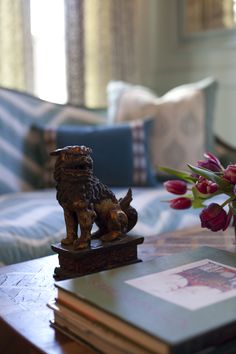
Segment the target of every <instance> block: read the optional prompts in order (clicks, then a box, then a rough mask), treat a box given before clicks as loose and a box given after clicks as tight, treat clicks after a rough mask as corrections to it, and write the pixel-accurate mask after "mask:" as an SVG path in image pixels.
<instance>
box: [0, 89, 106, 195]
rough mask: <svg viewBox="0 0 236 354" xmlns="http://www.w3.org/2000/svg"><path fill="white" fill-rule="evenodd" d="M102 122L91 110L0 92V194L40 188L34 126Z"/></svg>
mask: <svg viewBox="0 0 236 354" xmlns="http://www.w3.org/2000/svg"><path fill="white" fill-rule="evenodd" d="M99 113H100V112H99ZM105 121H106V119H105V118H104V117H103V116H101V115H100V116H99V115H98V112H96V113H94V112H93V111H92V110H90V111H89V110H87V109H82V108H79V107H76V106H72V105H60V104H54V103H50V102H47V101H44V100H41V99H39V98H37V97H34V96H31V95H29V94H26V93H22V92H19V91H15V90H8V89H5V88H0V194H3V193H7V192H17V191H27V190H32V189H35V188H38V187H39V186H40V180H41V177H42V166H41V165H40V163H39V162H38V160H37V155H36V153H37V149H36V145H37V139H35V135H34V132H33V131H32V130H31V126H32V124H33V123H35V122H41V123H43V124H45V125H53V126H57V125H61V124H65V123H67V122H71V123H73V124H85V123H86V124H99V123H101V122H105Z"/></svg>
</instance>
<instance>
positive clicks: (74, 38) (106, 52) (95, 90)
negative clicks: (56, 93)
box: [65, 0, 148, 107]
mask: <svg viewBox="0 0 236 354" xmlns="http://www.w3.org/2000/svg"><path fill="white" fill-rule="evenodd" d="M147 3H148V2H146V1H143V0H102V1H101V0H66V1H65V13H66V51H67V53H66V58H67V86H68V100H69V102H71V103H74V104H82V105H86V106H88V107H103V106H106V104H107V102H106V86H107V83H108V81H110V80H124V81H128V82H131V83H138V82H140V71H139V52H140V36H139V34H140V22H141V20H142V7H143V6H145V4H146V5H147Z"/></svg>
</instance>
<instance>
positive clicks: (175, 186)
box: [164, 179, 187, 194]
mask: <svg viewBox="0 0 236 354" xmlns="http://www.w3.org/2000/svg"><path fill="white" fill-rule="evenodd" d="M164 186H165V188H166V190H167V191H168V192H170V193H173V194H185V193H186V191H187V183H186V182H184V181H180V180H177V179H175V180H171V181H166V182H164Z"/></svg>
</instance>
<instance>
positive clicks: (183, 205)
mask: <svg viewBox="0 0 236 354" xmlns="http://www.w3.org/2000/svg"><path fill="white" fill-rule="evenodd" d="M191 206H192V201H191V199H189V198H185V197H179V198H175V199H172V200H170V207H171V208H172V209H189V208H191Z"/></svg>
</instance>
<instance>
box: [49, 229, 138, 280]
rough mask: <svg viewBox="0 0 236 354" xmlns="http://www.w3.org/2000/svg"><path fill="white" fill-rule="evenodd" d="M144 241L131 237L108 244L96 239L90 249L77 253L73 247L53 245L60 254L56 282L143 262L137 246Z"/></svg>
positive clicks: (55, 275)
mask: <svg viewBox="0 0 236 354" xmlns="http://www.w3.org/2000/svg"><path fill="white" fill-rule="evenodd" d="M143 241H144V238H143V237H139V236H129V235H123V236H121V237H119V238H118V239H117V240H115V241H112V242H106V243H104V242H102V241H101V240H99V239H95V240H92V241H91V245H90V248H88V249H84V250H77V251H75V250H73V248H72V246H63V245H61V243H57V244H53V245H51V247H52V250H53V251H54V252H56V253H58V258H59V265H60V266H59V267H56V268H55V270H54V278H55V279H56V280H62V279H68V278H74V277H79V276H82V275H85V274H90V273H95V272H99V271H102V270H106V269H111V268H115V267H120V266H123V265H127V264H132V263H137V262H141V260H140V259H138V258H137V246H138V244H141V243H143Z"/></svg>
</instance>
